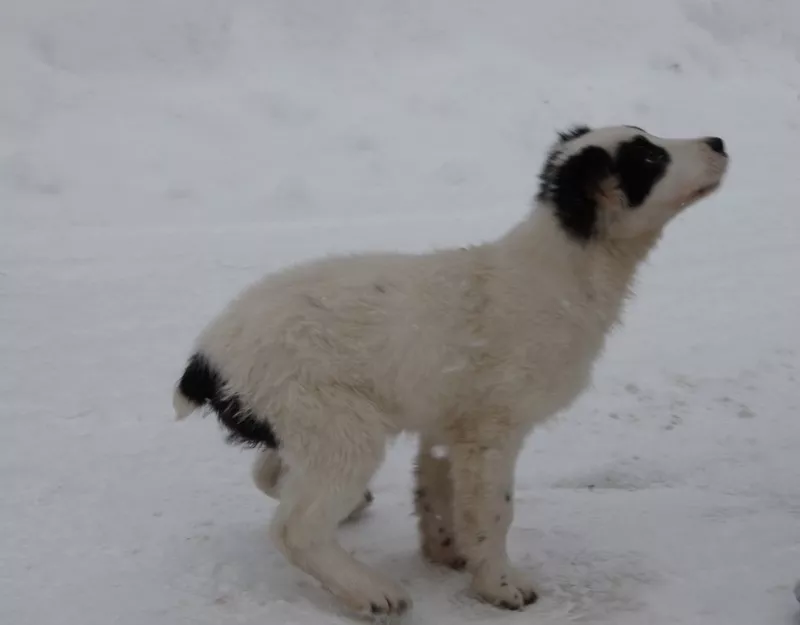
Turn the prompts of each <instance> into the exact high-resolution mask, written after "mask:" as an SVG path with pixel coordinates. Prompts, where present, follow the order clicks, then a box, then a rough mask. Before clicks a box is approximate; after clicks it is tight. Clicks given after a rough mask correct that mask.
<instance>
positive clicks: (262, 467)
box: [252, 449, 373, 523]
mask: <svg viewBox="0 0 800 625" xmlns="http://www.w3.org/2000/svg"><path fill="white" fill-rule="evenodd" d="M286 473H287V467H286V464H285V463H284V462H283V460H281V456H280V453H279V452H278V450H275V449H263V450H261V451H259V452H258V455H257V456H256V459H255V461H254V462H253V469H252V476H253V482H255V485H256V486H257V487H258V490H260V491H261V492H262V493H264V494H265V495H267V496H268V497H272V498H273V499H280V498H281V486H282V483H283V481H284V480H285V479H286ZM372 501H373V496H372V492H371V491H369V490H365V491H364V494H363V496H362V497H361V499H360V500H359V502H358V503H357V504H356V506H355V508H353V509H352V510H351V511H350V512H349V513H348V514H347V516H346V517H345V518H344V519H342V521H341V522H342V523H345V522H350V521H355V520H357V519H358V518H359V517H360V516H361V514H362V513H363V512H364V510H366V509H367V508H368V507H369V506H370V505H371V504H372Z"/></svg>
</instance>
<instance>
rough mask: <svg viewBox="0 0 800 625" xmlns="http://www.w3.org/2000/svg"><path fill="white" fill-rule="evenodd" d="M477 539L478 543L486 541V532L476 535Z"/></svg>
mask: <svg viewBox="0 0 800 625" xmlns="http://www.w3.org/2000/svg"><path fill="white" fill-rule="evenodd" d="M475 540H476V541H477V542H478V544H480V543H482V542H485V541H486V534H484V533H480V534H478V535H477V536H476V537H475Z"/></svg>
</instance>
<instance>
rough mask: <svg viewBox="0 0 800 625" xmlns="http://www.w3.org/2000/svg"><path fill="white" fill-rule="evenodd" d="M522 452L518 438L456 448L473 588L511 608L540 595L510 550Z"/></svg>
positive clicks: (464, 547) (457, 508) (461, 531)
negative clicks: (516, 476) (515, 485)
mask: <svg viewBox="0 0 800 625" xmlns="http://www.w3.org/2000/svg"><path fill="white" fill-rule="evenodd" d="M518 452H519V443H518V442H517V441H507V442H501V443H497V442H495V443H494V444H488V443H487V444H484V443H475V442H468V443H457V444H454V445H452V446H451V448H450V461H451V473H452V480H453V524H454V529H455V538H456V545H457V546H458V550H459V552H460V554H461V555H463V556H464V558H465V559H466V561H467V568H468V570H469V571H470V572H471V573H472V576H473V578H472V590H473V591H474V592H475V593H476V594H477V595H478V596H479V597H480V598H481V599H483V600H484V601H487V602H489V603H491V604H493V605H496V606H498V607H501V608H506V609H509V610H521V609H522V608H523V607H525V606H526V605H530V604H531V603H533V602H534V601H536V599H537V596H536V592H535V591H534V589H533V586H532V584H531V583H530V582H529V581H528V580H527V579H526V578H525V576H523V575H522V574H521V573H519V572H518V571H517V570H516V569H514V568H513V567H512V566H511V563H510V562H509V559H508V554H507V552H506V535H507V534H508V528H509V527H510V525H511V520H512V517H513V481H514V465H515V463H516V458H517V454H518Z"/></svg>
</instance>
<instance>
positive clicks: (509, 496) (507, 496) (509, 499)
mask: <svg viewBox="0 0 800 625" xmlns="http://www.w3.org/2000/svg"><path fill="white" fill-rule="evenodd" d="M506 503H511V493H510V492H507V493H506Z"/></svg>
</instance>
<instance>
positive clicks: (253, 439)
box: [178, 354, 280, 449]
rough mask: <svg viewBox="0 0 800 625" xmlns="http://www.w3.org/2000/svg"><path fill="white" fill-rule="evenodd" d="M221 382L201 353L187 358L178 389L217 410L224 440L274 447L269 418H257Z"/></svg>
mask: <svg viewBox="0 0 800 625" xmlns="http://www.w3.org/2000/svg"><path fill="white" fill-rule="evenodd" d="M224 386H225V385H224V384H223V382H222V376H221V375H220V373H219V371H217V369H216V368H214V367H213V366H212V365H211V363H210V362H209V361H208V359H207V358H206V357H205V356H203V355H202V354H195V355H194V356H192V357H191V358H190V359H189V363H188V364H187V365H186V370H185V371H184V372H183V375H182V376H181V379H180V382H178V390H179V391H180V392H181V393H182V394H183V395H184V396H185V397H186V398H187V399H188V400H190V401H192V402H194V403H195V404H197V405H198V406H205V405H206V404H209V405H210V406H211V408H212V409H213V410H214V412H216V413H217V418H218V419H219V422H220V424H222V426H223V427H224V428H225V429H226V430H227V431H228V439H227V440H228V443H230V444H232V445H244V446H246V447H269V448H271V449H277V448H278V447H279V446H280V442H279V441H278V437H277V436H276V435H275V431H274V430H273V429H272V426H271V425H270V424H269V422H268V421H266V420H265V419H257V418H256V416H255V414H253V412H252V411H251V410H249V409H247V408H244V407H243V406H242V402H241V400H240V399H239V398H238V397H237V396H236V395H228V394H225V393H224Z"/></svg>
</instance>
